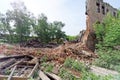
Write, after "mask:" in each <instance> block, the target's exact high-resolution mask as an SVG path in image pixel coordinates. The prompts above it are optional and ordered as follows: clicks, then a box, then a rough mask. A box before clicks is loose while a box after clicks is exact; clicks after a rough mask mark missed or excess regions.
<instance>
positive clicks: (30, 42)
mask: <svg viewBox="0 0 120 80" xmlns="http://www.w3.org/2000/svg"><path fill="white" fill-rule="evenodd" d="M20 46H21V47H33V48H54V47H57V46H58V44H57V43H52V42H51V43H48V44H44V43H42V42H41V41H40V40H38V39H35V38H34V39H30V40H28V41H27V42H23V43H21V44H20Z"/></svg>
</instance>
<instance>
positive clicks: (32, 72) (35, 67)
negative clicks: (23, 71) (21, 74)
mask: <svg viewBox="0 0 120 80" xmlns="http://www.w3.org/2000/svg"><path fill="white" fill-rule="evenodd" d="M38 66H39V63H38V62H37V63H36V65H35V66H34V68H33V69H32V71H31V73H30V74H29V75H28V77H32V76H33V75H34V72H35V70H36V69H37V68H38Z"/></svg>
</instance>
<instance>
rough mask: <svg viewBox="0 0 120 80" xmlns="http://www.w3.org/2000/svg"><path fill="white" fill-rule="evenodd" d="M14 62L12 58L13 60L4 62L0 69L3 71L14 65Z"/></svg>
mask: <svg viewBox="0 0 120 80" xmlns="http://www.w3.org/2000/svg"><path fill="white" fill-rule="evenodd" d="M15 62H16V60H15V59H14V58H13V59H10V60H9V61H7V62H6V61H5V62H4V63H3V64H2V65H1V66H0V69H5V68H7V67H9V66H10V65H12V64H14V63H15Z"/></svg>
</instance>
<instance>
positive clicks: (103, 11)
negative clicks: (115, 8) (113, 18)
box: [102, 6, 105, 14]
mask: <svg viewBox="0 0 120 80" xmlns="http://www.w3.org/2000/svg"><path fill="white" fill-rule="evenodd" d="M102 13H103V14H105V7H104V6H102Z"/></svg>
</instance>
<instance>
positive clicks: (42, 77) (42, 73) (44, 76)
mask: <svg viewBox="0 0 120 80" xmlns="http://www.w3.org/2000/svg"><path fill="white" fill-rule="evenodd" d="M38 74H39V77H40V78H41V80H50V79H49V78H48V77H47V76H46V75H45V74H44V72H42V71H41V70H39V73H38Z"/></svg>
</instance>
